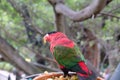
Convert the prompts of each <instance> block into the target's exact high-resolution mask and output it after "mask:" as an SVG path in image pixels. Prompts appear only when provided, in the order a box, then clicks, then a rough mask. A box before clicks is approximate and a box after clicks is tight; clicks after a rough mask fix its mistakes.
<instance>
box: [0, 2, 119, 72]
mask: <svg viewBox="0 0 120 80" xmlns="http://www.w3.org/2000/svg"><path fill="white" fill-rule="evenodd" d="M14 2H16V4H17V6H22V5H26V6H27V10H28V12H29V16H30V19H31V21H32V24H33V25H34V26H36V27H37V28H39V29H40V30H41V31H42V32H43V33H47V32H50V31H53V30H55V27H54V21H55V20H54V12H53V8H52V6H51V5H50V4H49V3H48V1H47V0H14ZM65 2H66V5H68V6H69V7H70V8H72V9H73V10H75V11H79V10H81V9H83V8H85V7H86V6H88V5H89V3H90V2H91V0H89V1H87V0H67V1H65ZM78 23H80V24H82V25H84V26H85V27H86V28H88V29H90V30H91V31H92V32H93V33H94V34H95V36H97V38H98V39H99V40H100V42H101V53H102V52H103V53H106V54H107V53H108V54H110V53H111V54H110V55H112V54H113V56H115V55H117V56H115V58H116V59H117V60H116V61H117V62H116V65H117V63H118V62H119V61H120V0H113V1H112V2H111V3H110V4H109V5H107V6H106V7H105V8H104V9H103V10H102V11H101V12H100V14H98V15H97V17H96V18H93V19H92V18H91V19H88V20H85V21H82V22H76V23H74V22H72V21H71V20H69V19H67V24H68V26H69V28H71V26H75V25H76V24H78ZM73 28H74V27H73ZM79 32H80V31H76V30H75V31H74V32H73V33H76V34H77V33H79ZM29 34H33V33H32V32H30V33H29ZM81 35H82V34H77V36H75V37H76V38H75V39H74V40H75V41H78V38H79V37H81ZM0 36H2V37H3V38H4V39H5V40H6V41H7V42H8V43H9V44H11V45H12V46H13V47H14V48H15V49H16V50H18V52H19V54H20V55H21V56H22V57H23V58H24V59H25V60H26V61H27V62H36V61H37V60H38V59H36V58H39V57H37V56H39V55H40V56H41V55H42V57H44V59H46V60H49V61H51V58H52V56H51V54H50V52H49V50H48V48H49V47H47V46H48V45H43V44H42V36H43V34H38V33H36V34H35V35H33V36H34V37H35V40H32V41H31V40H30V38H29V36H28V34H27V28H26V27H25V23H24V19H23V16H22V15H21V14H20V13H19V12H18V11H17V10H15V9H14V8H13V6H12V5H11V4H10V2H9V0H0ZM83 42H84V40H83ZM104 43H105V44H104ZM102 44H103V45H107V46H108V45H109V48H108V47H107V49H106V50H104V47H103V45H102ZM46 47H47V48H46ZM116 50H117V52H116ZM108 54H107V55H108ZM47 57H48V58H47ZM104 57H105V56H104ZM107 58H108V56H107ZM40 59H41V58H40ZM44 59H43V60H40V63H42V64H44V65H47V66H50V67H51V68H52V67H53V65H51V64H53V63H54V61H53V63H50V62H48V61H45V62H44ZM110 59H111V60H112V58H110ZM113 59H114V58H113ZM103 64H104V66H106V67H104V69H106V68H107V67H108V66H109V64H108V63H106V62H104V63H103ZM13 68H14V66H13V65H11V64H9V62H4V61H0V69H2V70H3V69H4V70H8V71H12V70H13ZM54 68H57V67H56V65H54ZM100 69H101V70H103V68H101V67H100Z"/></svg>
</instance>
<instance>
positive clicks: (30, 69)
mask: <svg viewBox="0 0 120 80" xmlns="http://www.w3.org/2000/svg"><path fill="white" fill-rule="evenodd" d="M0 53H2V55H3V56H4V58H5V59H6V61H8V62H10V63H11V64H12V65H14V66H16V67H17V68H19V69H20V70H23V71H24V72H25V73H26V74H35V73H39V72H40V70H39V69H38V68H37V67H35V66H33V65H31V64H29V63H28V62H26V61H25V60H24V59H23V58H22V57H21V56H20V55H19V52H18V51H17V50H16V49H15V48H13V47H12V46H11V45H10V44H9V43H8V42H6V41H5V40H4V39H3V38H2V37H0Z"/></svg>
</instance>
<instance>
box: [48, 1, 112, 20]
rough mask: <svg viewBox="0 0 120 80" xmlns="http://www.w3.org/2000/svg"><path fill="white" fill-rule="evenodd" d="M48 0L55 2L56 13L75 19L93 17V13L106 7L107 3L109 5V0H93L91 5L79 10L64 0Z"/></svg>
mask: <svg viewBox="0 0 120 80" xmlns="http://www.w3.org/2000/svg"><path fill="white" fill-rule="evenodd" d="M48 1H49V2H50V3H52V2H53V3H54V5H55V10H56V13H59V14H63V15H65V16H67V17H69V18H70V19H71V20H73V21H83V20H86V19H88V18H90V17H92V16H93V15H95V16H96V15H97V14H98V13H99V12H100V11H101V10H102V9H103V8H104V7H105V5H107V2H108V0H93V2H92V3H91V4H90V5H89V6H87V7H86V8H84V9H82V10H80V11H78V12H77V11H73V10H71V9H70V8H68V7H67V6H66V5H64V4H63V2H62V1H63V0H48ZM110 1H111V0H110ZM55 3H56V4H55ZM109 3H110V2H109Z"/></svg>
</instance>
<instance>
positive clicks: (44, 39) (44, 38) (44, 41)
mask: <svg viewBox="0 0 120 80" xmlns="http://www.w3.org/2000/svg"><path fill="white" fill-rule="evenodd" d="M48 36H49V35H48V34H46V35H45V36H44V37H43V43H44V44H46V42H47V40H46V39H47V37H48Z"/></svg>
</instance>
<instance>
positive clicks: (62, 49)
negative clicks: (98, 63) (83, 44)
mask: <svg viewBox="0 0 120 80" xmlns="http://www.w3.org/2000/svg"><path fill="white" fill-rule="evenodd" d="M43 41H44V43H46V42H48V43H49V44H50V52H51V53H52V55H53V56H54V59H55V61H56V62H57V64H58V65H59V68H60V69H61V70H62V71H63V73H64V76H69V71H72V72H76V74H77V76H78V79H79V80H96V75H95V73H94V72H93V71H92V70H90V69H89V68H88V66H87V65H86V63H85V58H84V56H83V54H82V53H81V51H80V50H79V47H78V46H77V44H76V43H75V42H74V41H72V40H71V39H69V38H68V37H67V36H66V35H65V34H64V33H62V32H58V31H52V32H49V33H47V34H45V36H44V37H43Z"/></svg>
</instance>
